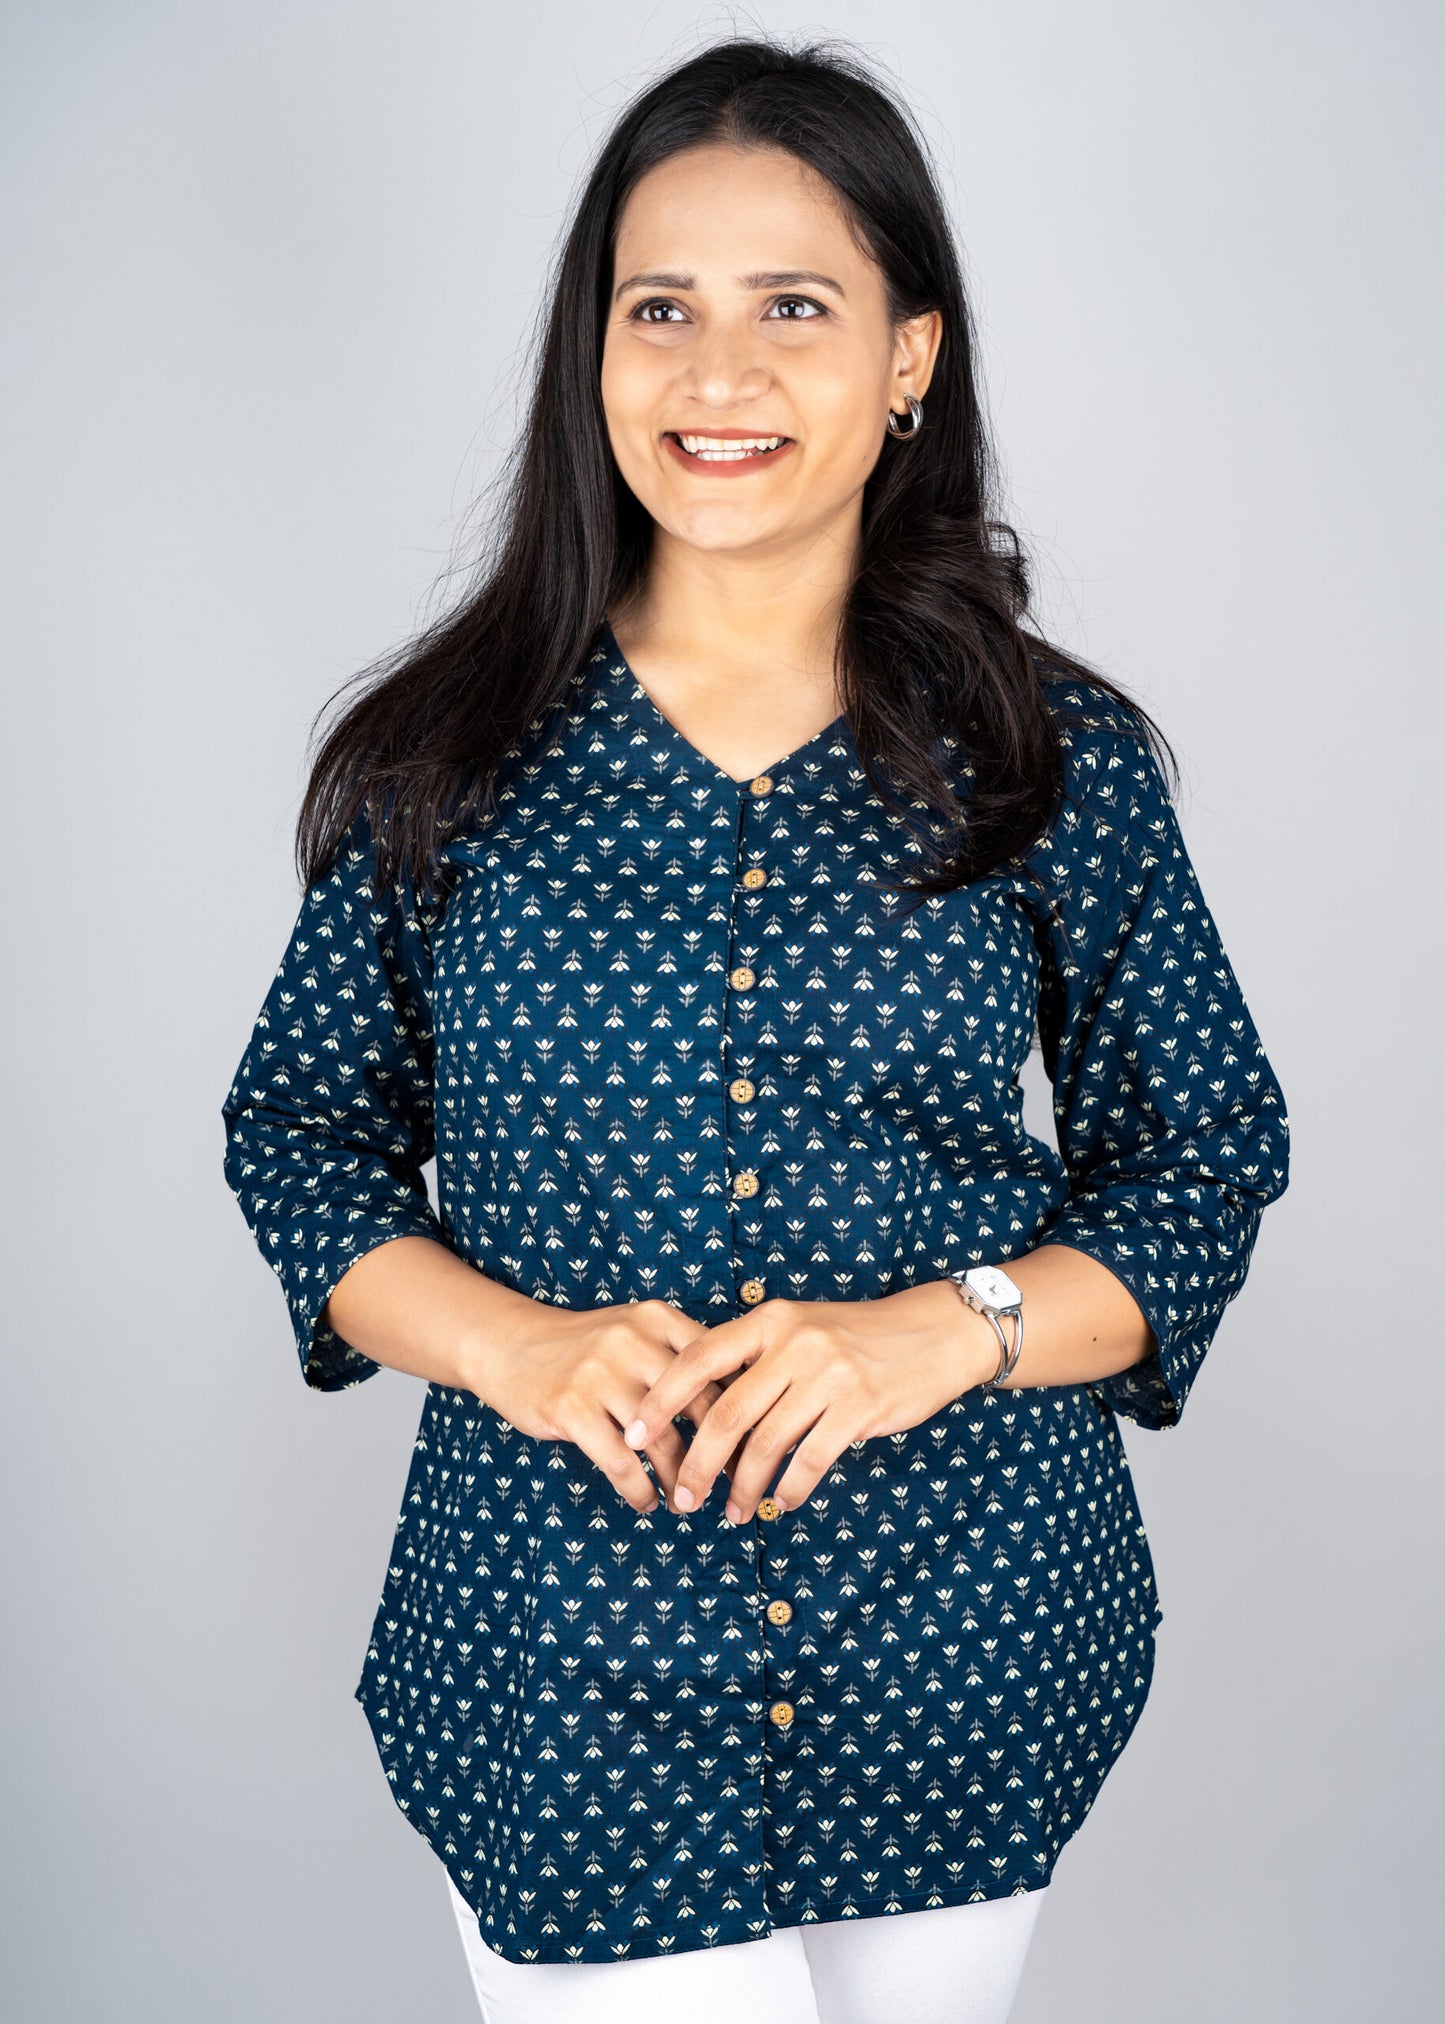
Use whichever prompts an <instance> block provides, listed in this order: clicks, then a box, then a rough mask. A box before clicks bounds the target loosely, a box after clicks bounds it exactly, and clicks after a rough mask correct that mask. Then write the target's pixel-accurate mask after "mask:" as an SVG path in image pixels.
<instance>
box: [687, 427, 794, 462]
mask: <svg viewBox="0 0 1445 2024" xmlns="http://www.w3.org/2000/svg"><path fill="white" fill-rule="evenodd" d="M677 440H678V441H679V442H680V443H681V444H682V447H683V448H684V449H685V450H687V451H688V452H690V454H691V455H692V456H694V457H706V458H710V459H713V460H716V461H721V462H726V461H729V460H731V461H734V462H735V461H736V460H737V459H738V458H740V457H751V456H753V455H755V454H756V452H757V451H759V450H775V449H776V448H777V447H778V445H779V443H785V442H786V441H787V440H788V439H787V437H786V436H684V435H682V434H681V433H679V435H678V439H677Z"/></svg>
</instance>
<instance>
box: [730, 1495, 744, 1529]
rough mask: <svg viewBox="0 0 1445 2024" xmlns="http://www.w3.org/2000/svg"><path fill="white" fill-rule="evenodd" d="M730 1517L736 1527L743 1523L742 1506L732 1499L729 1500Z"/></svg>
mask: <svg viewBox="0 0 1445 2024" xmlns="http://www.w3.org/2000/svg"><path fill="white" fill-rule="evenodd" d="M728 1516H729V1518H731V1519H732V1521H733V1523H734V1525H741V1524H742V1522H743V1514H742V1507H741V1505H738V1504H734V1502H733V1500H732V1498H731V1497H729V1498H728Z"/></svg>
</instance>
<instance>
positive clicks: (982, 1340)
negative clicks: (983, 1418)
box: [914, 1279, 1000, 1392]
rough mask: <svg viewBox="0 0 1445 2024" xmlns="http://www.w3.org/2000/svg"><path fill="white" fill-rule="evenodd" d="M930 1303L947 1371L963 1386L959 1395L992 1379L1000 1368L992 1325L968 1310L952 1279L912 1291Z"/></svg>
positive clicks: (936, 1281)
mask: <svg viewBox="0 0 1445 2024" xmlns="http://www.w3.org/2000/svg"><path fill="white" fill-rule="evenodd" d="M914 1290H915V1291H916V1292H919V1293H922V1294H926V1295H927V1296H928V1298H929V1299H930V1300H931V1301H932V1303H933V1310H934V1313H935V1314H936V1318H937V1325H938V1331H939V1336H940V1338H941V1341H942V1343H943V1345H944V1350H945V1354H946V1355H947V1356H948V1358H949V1368H950V1369H951V1370H953V1371H955V1372H956V1373H957V1375H958V1376H959V1377H960V1378H961V1380H962V1382H961V1383H960V1384H959V1387H958V1389H959V1391H960V1392H964V1391H973V1390H975V1389H976V1388H977V1386H979V1385H981V1384H983V1383H985V1382H986V1381H987V1380H988V1379H989V1378H992V1377H995V1376H996V1375H997V1373H998V1367H999V1355H1000V1351H999V1342H998V1337H997V1335H995V1333H994V1331H993V1327H992V1324H991V1323H990V1322H989V1320H988V1318H987V1317H986V1316H985V1315H982V1314H980V1313H979V1312H978V1310H977V1309H976V1308H973V1307H970V1306H969V1304H968V1302H967V1301H966V1300H965V1299H964V1297H963V1295H962V1294H961V1293H960V1292H959V1290H958V1284H957V1282H956V1281H955V1280H953V1279H931V1280H929V1281H927V1282H926V1283H925V1284H922V1285H920V1286H918V1287H917V1288H915V1289H914Z"/></svg>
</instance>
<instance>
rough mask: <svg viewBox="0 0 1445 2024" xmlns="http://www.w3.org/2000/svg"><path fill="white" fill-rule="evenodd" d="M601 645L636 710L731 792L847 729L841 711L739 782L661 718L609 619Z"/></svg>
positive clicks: (604, 624)
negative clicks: (725, 784)
mask: <svg viewBox="0 0 1445 2024" xmlns="http://www.w3.org/2000/svg"><path fill="white" fill-rule="evenodd" d="M602 641H603V646H604V649H605V651H606V653H607V656H608V659H609V660H610V661H615V662H616V663H617V665H618V667H619V669H620V670H621V672H622V674H623V675H624V677H625V679H626V681H627V684H628V692H629V694H630V695H631V696H632V697H633V699H634V701H635V702H636V703H637V704H638V706H639V707H640V708H641V709H643V710H644V711H645V712H646V714H647V715H648V716H649V717H650V718H651V719H652V721H653V722H655V723H656V725H657V727H658V729H659V730H660V731H661V732H662V733H663V734H664V735H665V736H666V737H667V738H668V739H669V741H670V742H671V743H672V744H673V745H675V746H676V748H677V749H678V751H680V752H682V753H683V754H685V755H686V756H687V758H688V759H689V760H691V761H692V763H693V764H694V765H697V766H701V767H703V768H705V769H706V771H707V772H709V773H711V774H713V775H714V777H715V778H717V779H718V780H722V781H725V782H726V783H727V785H728V786H729V787H731V788H733V789H734V790H738V789H741V788H745V787H747V786H748V785H749V783H750V782H752V781H754V780H758V779H762V778H764V777H766V778H768V779H772V778H773V777H774V776H775V775H776V774H779V773H782V772H784V771H786V770H787V769H788V768H790V767H791V766H793V765H794V764H795V762H796V761H798V760H800V759H804V758H806V756H807V755H808V754H809V753H811V752H812V750H813V748H814V747H815V746H825V745H831V744H832V742H833V740H834V739H835V738H836V737H837V736H838V735H839V733H840V732H843V731H846V729H847V726H848V717H847V712H846V711H843V710H840V711H839V712H838V715H837V716H836V717H835V718H834V719H833V721H832V722H831V723H830V724H825V725H824V726H823V728H822V730H821V731H815V732H814V733H813V735H812V737H811V738H805V739H804V740H803V742H802V744H801V745H795V746H794V748H793V750H792V751H791V752H785V753H783V755H782V756H781V758H778V759H774V760H772V761H771V762H770V763H769V764H768V765H766V766H760V767H756V768H754V770H753V771H752V772H751V773H746V774H744V775H742V776H741V778H740V777H739V776H738V775H737V774H736V773H729V772H728V770H727V768H726V767H725V766H719V765H718V763H717V761H716V759H710V758H709V757H708V755H707V753H706V752H704V751H701V750H700V749H699V747H698V746H696V745H694V744H693V742H692V740H691V738H687V737H684V736H683V734H682V732H681V731H679V730H678V728H677V726H676V724H674V723H673V721H672V719H671V717H669V716H666V715H665V714H664V712H663V710H662V709H661V707H660V705H659V704H658V702H657V699H656V697H655V696H653V695H652V693H651V691H650V690H648V689H645V688H644V687H643V685H642V683H641V682H640V681H639V680H638V679H637V672H636V670H635V669H634V667H633V665H632V663H631V662H630V661H629V660H628V658H627V656H626V654H625V653H623V651H622V648H621V646H620V645H619V644H618V639H617V635H616V633H615V632H614V631H613V630H612V621H611V619H610V618H604V619H603V621H602Z"/></svg>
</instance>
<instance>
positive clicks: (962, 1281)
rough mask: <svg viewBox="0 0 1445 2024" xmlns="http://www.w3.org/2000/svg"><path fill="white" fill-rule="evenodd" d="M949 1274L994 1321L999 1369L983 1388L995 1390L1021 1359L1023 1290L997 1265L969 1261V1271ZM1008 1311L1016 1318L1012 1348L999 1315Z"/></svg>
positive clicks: (984, 1389)
mask: <svg viewBox="0 0 1445 2024" xmlns="http://www.w3.org/2000/svg"><path fill="white" fill-rule="evenodd" d="M948 1276H949V1278H950V1279H951V1280H952V1281H953V1283H954V1285H955V1286H956V1287H957V1288H958V1290H959V1292H960V1293H961V1294H962V1295H963V1297H964V1299H965V1300H966V1301H967V1302H968V1304H969V1306H970V1307H972V1308H973V1309H974V1310H975V1311H976V1312H977V1313H979V1314H981V1315H983V1317H984V1319H985V1320H986V1321H988V1322H990V1323H991V1324H992V1327H993V1332H994V1334H995V1335H996V1336H997V1337H998V1343H999V1360H998V1369H997V1370H996V1371H995V1372H994V1374H993V1376H992V1377H988V1378H985V1379H984V1381H983V1383H982V1384H981V1385H980V1386H979V1389H980V1391H993V1390H995V1389H996V1388H997V1387H998V1386H999V1385H1000V1384H1002V1382H1003V1380H1004V1379H1005V1378H1006V1377H1012V1376H1013V1371H1014V1366H1015V1364H1016V1363H1017V1362H1018V1360H1019V1351H1020V1350H1021V1349H1022V1348H1023V1344H1024V1312H1023V1303H1024V1297H1023V1294H1022V1293H1021V1292H1020V1291H1019V1289H1018V1287H1017V1286H1015V1284H1014V1282H1013V1281H1012V1279H1010V1278H1009V1276H1008V1274H1007V1272H1004V1271H1002V1270H1000V1268H999V1267H998V1266H997V1265H970V1266H969V1268H968V1270H967V1271H966V1272H950V1273H949V1275H948ZM1003 1314H1006V1315H1008V1316H1010V1317H1011V1318H1012V1321H1013V1325H1014V1327H1013V1338H1014V1339H1013V1348H1012V1349H1010V1348H1009V1341H1008V1337H1007V1336H1006V1335H1005V1334H1004V1331H1003V1323H1002V1322H1001V1321H1000V1320H999V1316H1000V1315H1003Z"/></svg>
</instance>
